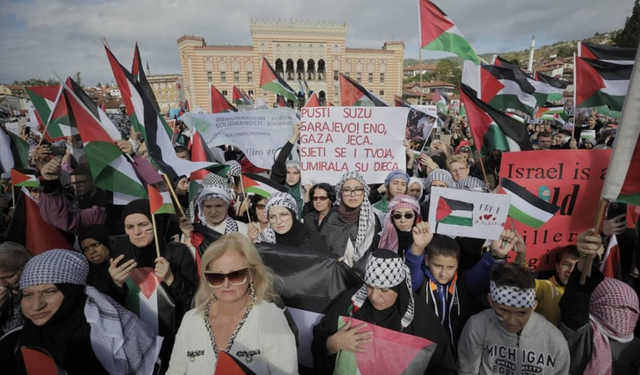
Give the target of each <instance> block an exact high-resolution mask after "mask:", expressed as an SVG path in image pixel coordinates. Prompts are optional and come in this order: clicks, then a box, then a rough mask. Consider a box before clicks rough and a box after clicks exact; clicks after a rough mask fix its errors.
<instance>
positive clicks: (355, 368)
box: [333, 316, 446, 375]
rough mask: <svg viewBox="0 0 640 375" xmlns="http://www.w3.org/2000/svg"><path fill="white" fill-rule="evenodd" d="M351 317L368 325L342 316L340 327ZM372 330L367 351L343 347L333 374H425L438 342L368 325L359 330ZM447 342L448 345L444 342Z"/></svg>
mask: <svg viewBox="0 0 640 375" xmlns="http://www.w3.org/2000/svg"><path fill="white" fill-rule="evenodd" d="M349 320H351V324H352V326H354V327H357V326H359V325H361V324H365V323H366V322H363V321H361V320H358V319H354V318H350V317H346V316H339V317H338V329H341V328H342V327H344V325H345V324H347V322H348V321H349ZM369 331H371V332H373V336H371V337H372V342H371V343H369V344H367V351H366V352H365V353H356V352H349V351H345V350H342V351H340V352H338V355H337V356H336V367H335V370H334V372H333V373H334V374H339V375H360V374H367V375H369V374H371V375H383V374H384V375H408V374H424V373H425V371H426V370H427V367H428V366H429V361H430V360H431V356H432V355H433V353H434V352H435V350H436V346H437V345H438V344H436V343H434V342H431V341H429V340H427V339H425V338H422V337H418V336H414V335H410V334H408V333H402V332H397V331H394V330H391V329H387V328H382V327H379V326H377V325H375V324H367V328H365V329H363V330H361V331H360V332H369ZM444 345H446V344H444Z"/></svg>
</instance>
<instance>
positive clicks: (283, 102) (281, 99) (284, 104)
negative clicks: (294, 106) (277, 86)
mask: <svg viewBox="0 0 640 375" xmlns="http://www.w3.org/2000/svg"><path fill="white" fill-rule="evenodd" d="M276 96H277V98H276V102H277V103H278V107H280V108H290V107H289V104H287V102H286V100H284V97H282V96H280V95H276Z"/></svg>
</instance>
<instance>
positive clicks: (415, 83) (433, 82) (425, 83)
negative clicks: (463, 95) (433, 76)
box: [404, 80, 456, 88]
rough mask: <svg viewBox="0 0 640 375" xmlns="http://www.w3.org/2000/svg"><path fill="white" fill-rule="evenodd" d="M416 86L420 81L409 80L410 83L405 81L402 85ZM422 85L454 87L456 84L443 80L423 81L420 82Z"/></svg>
mask: <svg viewBox="0 0 640 375" xmlns="http://www.w3.org/2000/svg"><path fill="white" fill-rule="evenodd" d="M416 86H420V82H411V83H406V84H405V85H404V87H405V88H406V87H416ZM422 87H454V88H455V87H456V85H454V84H453V83H449V82H445V81H438V80H436V81H423V82H422Z"/></svg>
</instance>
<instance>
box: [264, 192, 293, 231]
mask: <svg viewBox="0 0 640 375" xmlns="http://www.w3.org/2000/svg"><path fill="white" fill-rule="evenodd" d="M275 206H281V207H285V208H287V209H289V210H290V211H291V212H293V213H294V214H295V213H296V212H297V210H298V205H297V204H296V200H295V199H293V197H292V196H291V194H289V193H283V192H276V193H273V194H271V196H270V197H269V199H268V200H267V204H266V205H265V208H264V211H265V214H266V215H267V217H269V210H270V209H271V208H272V207H275ZM258 240H260V241H262V242H268V243H276V233H275V231H274V230H273V228H271V223H269V224H268V225H267V227H266V228H264V230H263V231H262V232H260V234H259V235H258Z"/></svg>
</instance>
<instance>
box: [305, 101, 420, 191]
mask: <svg viewBox="0 0 640 375" xmlns="http://www.w3.org/2000/svg"><path fill="white" fill-rule="evenodd" d="M408 113H409V108H406V107H367V108H362V107H309V108H302V118H301V121H302V128H301V131H300V158H301V161H302V162H301V163H300V166H301V169H302V182H303V183H306V182H308V181H310V180H311V179H314V180H317V181H324V182H328V183H330V184H335V183H337V182H338V181H339V180H340V177H342V175H343V174H344V173H346V172H349V171H354V172H360V173H361V174H362V175H363V176H364V178H365V180H366V181H367V183H369V184H376V183H381V182H384V179H385V178H386V177H387V175H388V174H389V172H390V171H392V170H394V169H402V170H405V169H406V159H405V150H404V147H403V146H402V139H403V138H404V136H405V127H406V124H407V114H408Z"/></svg>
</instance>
